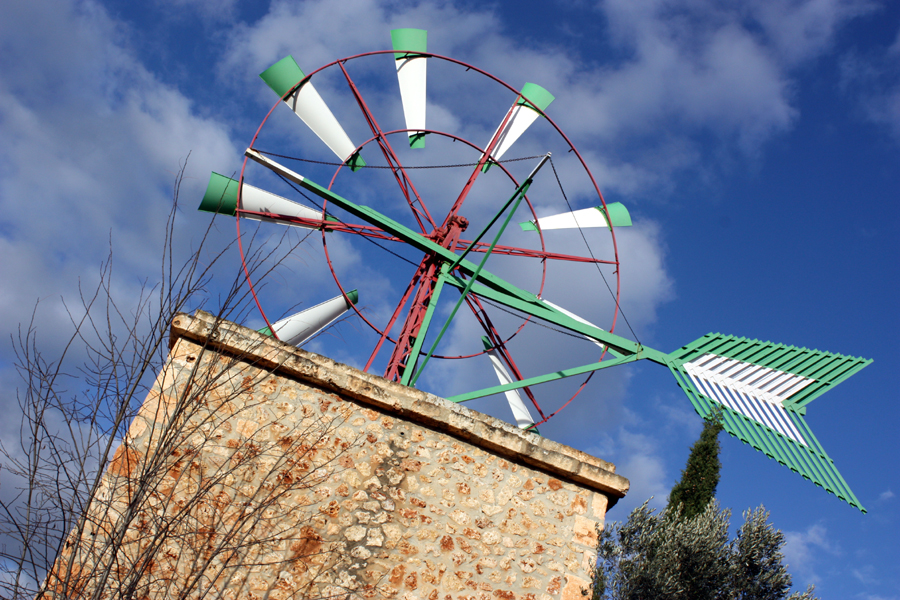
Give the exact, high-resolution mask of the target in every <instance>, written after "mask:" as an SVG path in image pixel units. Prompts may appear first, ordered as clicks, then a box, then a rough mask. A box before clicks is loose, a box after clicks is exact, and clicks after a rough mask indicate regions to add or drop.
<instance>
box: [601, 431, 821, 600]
mask: <svg viewBox="0 0 900 600" xmlns="http://www.w3.org/2000/svg"><path fill="white" fill-rule="evenodd" d="M720 431H722V422H721V415H720V414H715V415H713V416H712V418H711V419H709V420H708V421H707V422H706V423H705V425H704V427H703V432H702V433H701V434H700V438H699V439H698V440H697V441H696V442H695V443H694V445H693V447H692V448H691V454H690V457H689V458H688V462H687V465H686V466H685V468H684V471H682V473H681V480H680V481H679V482H678V483H677V484H676V485H675V487H674V488H672V492H671V494H670V495H669V505H668V507H667V508H666V509H665V510H664V511H662V512H661V513H655V512H654V510H653V509H650V508H648V506H647V502H645V503H644V504H643V505H642V506H640V507H638V508H636V509H634V511H632V513H631V514H630V515H629V516H628V520H627V521H626V522H625V523H623V524H618V523H613V524H612V526H611V527H610V528H608V529H606V530H604V531H602V532H600V535H599V537H598V542H597V565H596V567H595V569H594V574H593V578H592V582H591V589H590V595H591V597H592V600H650V599H652V600H815V596H813V593H812V592H813V588H812V586H810V588H809V589H807V590H806V592H803V593H802V594H801V593H794V594H791V595H790V596H788V595H787V594H788V592H789V591H790V588H791V576H790V574H789V573H788V572H787V568H786V567H785V566H784V564H783V562H782V561H783V559H784V556H783V555H782V553H781V548H782V547H783V546H784V535H782V533H781V532H780V531H778V530H777V529H775V528H774V527H772V525H771V524H770V523H769V521H768V519H769V513H768V512H766V510H765V509H764V508H762V507H760V508H758V509H756V510H755V511H747V512H745V513H744V524H743V525H742V526H741V528H740V529H739V530H738V532H737V536H736V537H735V539H734V540H731V541H729V536H728V523H729V521H730V519H731V511H730V510H728V509H720V508H719V505H718V503H717V502H716V501H715V494H716V486H717V485H718V483H719V469H720V468H721V463H720V462H719V440H718V435H719V432H720ZM648 502H649V501H648ZM585 593H586V594H587V590H586V591H585Z"/></svg>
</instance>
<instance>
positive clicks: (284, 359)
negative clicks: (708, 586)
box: [51, 313, 628, 600]
mask: <svg viewBox="0 0 900 600" xmlns="http://www.w3.org/2000/svg"><path fill="white" fill-rule="evenodd" d="M614 471H615V468H614V466H613V465H611V464H610V463H608V462H605V461H602V460H600V459H597V458H595V457H592V456H589V455H587V454H584V453H582V452H579V451H577V450H575V449H572V448H569V447H566V446H563V445H561V444H557V443H555V442H552V441H550V440H547V439H544V438H541V437H539V436H538V435H536V434H533V433H525V432H522V431H520V430H518V429H516V428H515V427H514V426H511V425H508V424H506V423H503V422H501V421H498V420H496V419H493V418H491V417H488V416H486V415H483V414H481V413H477V412H475V411H471V410H468V409H466V408H464V407H462V406H459V405H455V404H453V403H450V402H447V401H446V400H443V399H441V398H437V397H435V396H432V395H429V394H425V393H423V392H419V391H417V390H414V389H410V388H406V387H402V386H399V385H395V384H393V383H390V382H387V381H385V380H383V379H381V378H379V377H376V376H372V375H368V374H365V373H361V372H359V371H357V370H355V369H352V368H350V367H347V366H345V365H341V364H337V363H334V362H333V361H330V360H329V359H327V358H324V357H321V356H318V355H315V354H311V353H308V352H304V351H302V350H298V349H296V348H293V347H289V346H286V345H284V344H281V343H279V342H277V341H275V340H272V339H271V338H266V337H264V336H261V335H260V334H257V333H256V332H253V331H250V330H247V329H244V328H242V327H239V326H237V325H234V324H231V323H227V322H216V321H215V320H214V319H213V318H212V317H211V316H210V315H208V314H205V313H198V314H197V315H195V316H188V315H179V316H178V317H177V318H176V320H175V322H174V323H173V326H172V348H171V353H170V358H169V364H168V365H167V367H166V369H164V371H163V372H162V373H161V374H160V376H159V378H158V380H157V383H156V386H155V387H154V389H153V391H152V392H151V393H150V395H149V396H148V399H147V401H146V402H145V404H144V405H143V407H142V408H141V411H140V413H139V414H138V415H137V417H136V418H135V419H134V421H133V423H132V425H131V428H130V431H129V435H128V438H127V440H126V442H125V443H124V444H123V445H122V446H121V447H120V449H119V451H118V453H117V455H116V458H115V460H114V461H113V463H112V465H111V467H110V468H109V470H108V472H107V474H106V477H105V479H104V483H103V485H102V486H101V490H100V491H99V492H100V493H99V494H98V496H97V498H96V499H95V501H94V502H93V503H92V505H91V509H90V510H89V511H88V519H87V521H86V527H85V529H83V530H82V531H81V532H80V533H79V532H73V535H72V536H71V538H70V541H69V543H68V544H67V549H66V551H65V552H64V553H63V555H61V556H60V559H59V560H58V561H57V567H56V568H55V569H54V572H53V574H52V575H51V582H52V584H53V585H52V586H51V587H54V586H55V587H54V589H56V590H57V591H58V592H60V593H61V595H62V594H63V593H66V594H68V595H70V596H77V595H86V594H89V593H90V592H91V591H93V590H94V589H95V586H97V585H100V583H98V582H101V581H102V582H103V583H102V585H104V586H105V591H104V593H103V594H102V595H103V596H104V597H116V596H122V595H127V594H134V597H148V598H155V597H160V598H161V597H172V596H174V595H176V594H175V593H176V592H177V591H179V590H181V591H184V590H189V592H190V593H189V594H188V595H189V596H191V597H201V596H202V597H204V598H214V597H223V598H273V599H280V598H290V597H298V598H299V597H303V598H331V597H338V598H346V597H348V595H349V597H351V598H404V599H406V600H413V599H426V598H427V599H428V600H438V599H442V600H451V599H463V598H465V599H475V598H479V599H488V598H492V599H493V598H500V599H510V600H512V599H516V598H522V599H523V600H531V599H533V600H538V599H540V600H551V599H558V598H562V599H564V600H576V599H580V598H582V595H581V590H582V589H583V588H584V587H586V586H587V583H588V581H587V580H588V573H589V568H590V565H591V564H592V562H593V560H594V544H595V542H596V534H595V527H596V526H597V525H601V526H602V524H603V522H604V517H605V513H606V510H607V507H608V506H609V505H610V504H611V503H614V502H615V501H616V500H617V499H618V498H620V497H621V496H623V495H624V494H625V492H626V491H627V489H628V482H627V480H626V479H624V478H623V477H621V476H619V475H616V474H615V472H614ZM102 572H106V573H111V574H112V575H111V576H110V577H108V578H106V579H104V578H102V577H100V574H101V573H102Z"/></svg>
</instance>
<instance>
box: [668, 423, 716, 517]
mask: <svg viewBox="0 0 900 600" xmlns="http://www.w3.org/2000/svg"><path fill="white" fill-rule="evenodd" d="M722 429H723V427H722V419H721V417H720V415H719V414H713V415H712V416H711V418H709V419H707V420H706V422H705V423H704V424H703V431H702V432H701V433H700V438H699V439H698V440H697V441H696V442H694V445H693V446H692V447H691V454H690V456H689V457H688V461H687V465H685V467H684V470H683V471H682V472H681V480H680V481H679V482H678V483H676V484H675V486H674V487H673V488H672V491H671V492H669V506H672V507H676V508H677V507H678V506H681V515H682V518H685V519H690V518H692V517H695V516H697V515H699V514H700V513H702V512H703V511H704V510H705V509H706V506H707V504H709V503H710V502H712V500H713V498H715V497H716V486H717V485H719V470H720V469H721V468H722V463H721V462H720V461H719V432H720V431H722Z"/></svg>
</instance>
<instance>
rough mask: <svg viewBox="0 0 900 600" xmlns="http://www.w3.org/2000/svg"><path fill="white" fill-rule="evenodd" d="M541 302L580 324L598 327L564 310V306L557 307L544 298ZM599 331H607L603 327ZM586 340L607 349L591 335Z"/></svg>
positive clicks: (585, 337) (586, 336)
mask: <svg viewBox="0 0 900 600" xmlns="http://www.w3.org/2000/svg"><path fill="white" fill-rule="evenodd" d="M541 302H543V303H544V304H546V305H547V306H550V307H553V308H555V309H556V310H558V311H559V312H561V313H562V314H564V315H566V316H568V317H572V318H573V319H575V320H576V321H578V322H579V323H584V324H585V325H590V326H591V327H597V325H594V324H593V323H591V322H590V321H588V320H587V319H584V318H582V317H579V316H578V315H576V314H575V313H573V312H570V311H568V310H566V309H564V308H563V307H562V306H558V305H556V304H553V303H552V302H550V301H549V300H544V299H543V298H541ZM597 329H600V330H601V331H606V330H605V329H603V328H602V327H597ZM584 339H586V340H588V341H589V342H593V343H595V344H597V345H598V346H600V347H601V348H603V349H604V350H605V349H606V346H605V345H604V344H601V343H600V342H598V341H597V340H595V339H594V338H592V337H591V336H589V335H585V336H584Z"/></svg>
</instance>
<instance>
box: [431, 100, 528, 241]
mask: <svg viewBox="0 0 900 600" xmlns="http://www.w3.org/2000/svg"><path fill="white" fill-rule="evenodd" d="M521 97H522V95H521V94H519V95H518V96H516V102H518V101H519V98H521ZM513 106H515V102H514V103H513ZM512 113H513V111H511V110H508V111H506V116H505V117H503V121H502V122H501V123H500V127H498V128H497V132H496V133H495V134H494V137H492V138H491V141H490V143H489V144H488V147H487V148H485V149H484V154H482V155H481V158H480V159H479V160H478V164H477V165H475V169H474V170H473V171H472V174H471V175H469V179H468V181H466V185H464V186H463V189H462V191H461V192H460V193H459V196H457V198H456V201H455V202H454V203H453V206H452V207H450V212H449V213H447V217H446V218H445V219H444V222H443V223H442V224H441V226H442V227H446V226H447V223H449V222H450V219H451V218H452V217H455V216H456V214H457V213H458V212H459V209H460V208H462V205H463V202H465V200H466V197H467V196H468V195H469V191H470V190H471V189H472V186H473V185H474V184H475V180H476V179H478V174H479V173H481V169H482V168H483V167H484V165H485V163H486V162H487V161H488V159H489V158H490V156H491V153H492V152H493V151H494V147H495V146H496V145H497V142H499V141H500V134H501V133H502V132H503V128H504V127H506V123H507V122H508V121H509V118H510V117H511V116H512Z"/></svg>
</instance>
